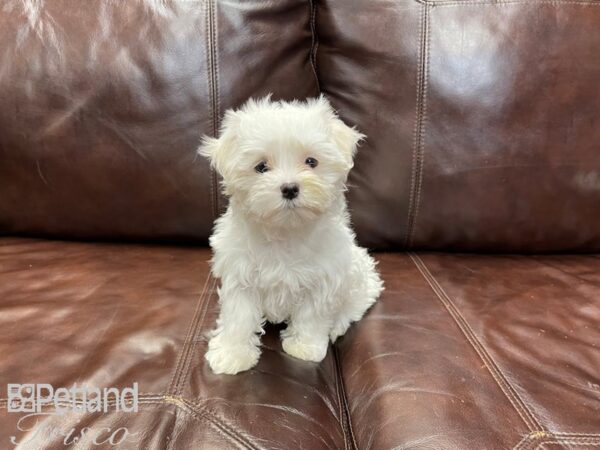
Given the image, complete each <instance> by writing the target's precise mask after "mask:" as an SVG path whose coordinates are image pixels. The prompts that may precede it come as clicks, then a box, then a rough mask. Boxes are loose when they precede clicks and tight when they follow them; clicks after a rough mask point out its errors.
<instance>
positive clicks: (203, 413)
mask: <svg viewBox="0 0 600 450" xmlns="http://www.w3.org/2000/svg"><path fill="white" fill-rule="evenodd" d="M131 401H132V400H131V399H127V400H126V402H127V403H131ZM81 403H82V404H83V401H82V402H81ZM116 403H117V401H116V400H109V401H108V402H107V404H108V405H109V406H114V405H115V404H116ZM138 403H139V404H140V405H173V406H175V407H176V408H177V409H179V410H181V411H183V412H185V413H188V414H190V415H191V416H192V417H194V418H195V419H196V420H201V419H204V420H206V421H207V422H209V424H210V425H211V426H212V427H213V428H215V429H217V431H218V432H219V433H220V434H221V435H223V436H225V437H227V438H228V439H230V440H232V441H234V442H235V443H237V444H238V445H241V446H242V447H243V448H246V449H252V450H257V447H256V446H255V445H254V444H252V443H251V442H250V441H248V439H247V438H246V437H245V436H243V435H241V434H240V432H239V430H235V429H233V428H231V427H230V426H229V425H227V424H226V423H224V422H222V420H221V419H220V418H219V417H218V416H216V415H215V414H214V413H213V412H212V411H209V410H207V409H205V408H203V407H198V406H197V405H195V404H194V403H192V402H190V401H189V400H186V399H185V398H183V397H178V396H172V395H153V394H140V395H139V396H138ZM58 405H59V406H62V407H68V406H70V405H71V403H70V402H59V403H58ZM2 407H6V405H0V409H1V408H2ZM44 409H51V408H44ZM112 411H114V412H117V411H116V410H111V412H112Z"/></svg>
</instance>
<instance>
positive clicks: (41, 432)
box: [6, 383, 139, 447]
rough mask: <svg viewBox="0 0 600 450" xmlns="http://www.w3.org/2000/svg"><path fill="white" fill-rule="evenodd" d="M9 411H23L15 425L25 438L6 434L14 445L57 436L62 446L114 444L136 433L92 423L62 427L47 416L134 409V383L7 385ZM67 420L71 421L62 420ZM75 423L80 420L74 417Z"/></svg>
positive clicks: (136, 387)
mask: <svg viewBox="0 0 600 450" xmlns="http://www.w3.org/2000/svg"><path fill="white" fill-rule="evenodd" d="M6 390H7V394H8V403H7V411H8V412H9V413H26V414H25V415H23V416H21V417H20V418H19V420H18V422H17V429H18V430H19V431H21V432H24V433H25V438H24V439H25V440H24V441H20V442H19V441H18V440H17V437H16V436H11V437H10V442H11V443H12V444H13V445H15V446H17V445H22V446H24V447H27V444H28V443H29V444H32V443H34V442H39V441H40V440H41V441H48V442H50V440H53V439H60V440H61V441H62V442H63V444H64V445H65V446H71V445H75V444H78V443H80V444H84V443H85V445H86V446H89V447H91V446H98V445H104V446H105V445H111V446H116V445H119V444H123V443H125V442H127V441H129V442H131V441H133V439H132V438H135V436H136V435H137V434H138V433H131V432H130V431H129V430H128V429H127V428H126V427H119V428H116V429H114V430H113V429H112V428H110V427H102V428H100V429H98V430H95V429H94V428H93V427H83V428H80V427H77V426H74V427H71V428H68V429H65V428H64V425H59V424H60V423H61V422H57V421H52V420H49V418H50V417H51V416H64V415H66V414H69V413H88V414H89V413H106V412H108V411H122V412H126V413H135V412H138V402H139V391H138V384H137V383H133V386H132V387H126V388H124V389H118V388H103V389H100V388H96V387H91V388H90V387H86V386H77V384H74V385H73V386H72V387H71V388H64V387H61V388H58V389H54V387H53V386H52V385H50V384H47V383H40V384H19V383H9V384H8V385H7V389H6ZM66 422H67V423H71V421H66ZM76 422H77V423H79V422H80V419H79V420H76Z"/></svg>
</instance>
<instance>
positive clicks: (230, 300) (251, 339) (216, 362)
mask: <svg viewBox="0 0 600 450" xmlns="http://www.w3.org/2000/svg"><path fill="white" fill-rule="evenodd" d="M219 302H220V304H221V311H220V313H219V318H218V320H217V328H216V329H215V330H214V331H213V333H212V337H211V339H210V341H209V342H208V351H207V352H206V355H205V358H206V360H207V361H208V363H209V365H210V367H211V369H212V370H213V372H215V373H226V374H230V375H233V374H236V373H238V372H242V371H244V370H248V369H250V368H252V367H254V366H255V365H256V363H257V362H258V358H259V356H260V348H259V346H260V338H259V335H260V334H261V333H262V331H263V330H262V324H263V318H262V314H261V310H260V306H259V305H260V304H259V301H258V296H257V294H256V292H253V291H252V290H251V289H242V288H240V287H239V286H236V285H234V284H232V283H227V282H226V281H224V282H223V286H222V287H221V289H220V290H219Z"/></svg>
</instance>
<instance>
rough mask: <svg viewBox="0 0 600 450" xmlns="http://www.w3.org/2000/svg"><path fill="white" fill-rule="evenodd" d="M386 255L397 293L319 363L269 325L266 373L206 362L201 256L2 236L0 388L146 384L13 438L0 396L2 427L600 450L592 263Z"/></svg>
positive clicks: (160, 440) (13, 417)
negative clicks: (134, 407)
mask: <svg viewBox="0 0 600 450" xmlns="http://www.w3.org/2000/svg"><path fill="white" fill-rule="evenodd" d="M376 257H377V259H378V260H379V268H380V270H381V273H382V275H383V277H384V279H385V281H386V286H387V289H386V291H385V292H384V294H383V296H382V298H381V299H380V301H379V302H378V303H377V304H376V305H375V307H374V308H373V309H372V310H371V311H370V313H369V314H368V315H367V316H366V317H365V318H364V319H363V320H362V321H361V322H359V323H358V324H356V325H354V326H353V327H352V328H351V329H350V331H349V332H348V334H347V335H346V336H344V337H343V338H342V339H341V341H338V343H337V344H336V347H335V348H332V349H330V351H329V353H328V355H327V357H326V359H325V361H323V362H322V363H321V364H314V363H306V362H302V361H298V360H296V359H294V358H292V357H290V356H288V355H286V354H285V353H283V351H282V349H281V344H280V342H279V339H278V330H277V329H276V328H274V327H269V328H268V331H267V334H266V336H264V337H263V355H262V357H261V359H260V362H259V364H258V366H257V367H256V368H254V369H252V370H250V371H248V372H245V373H242V374H239V375H236V376H233V377H232V376H218V375H214V374H212V372H211V371H210V368H209V367H208V366H207V365H206V363H205V362H204V360H203V354H204V352H205V350H206V337H205V334H206V331H208V330H209V329H210V328H212V326H213V323H214V320H215V318H216V314H217V311H218V309H217V303H216V299H217V297H216V292H215V284H216V283H215V280H214V279H212V278H210V277H209V275H208V263H207V259H208V258H209V252H208V250H206V249H202V248H198V249H193V248H188V249H186V248H177V247H162V246H148V245H135V244H86V243H73V242H71V243H68V242H60V241H44V240H34V239H19V238H4V239H2V240H0V354H1V355H2V364H1V365H0V382H2V383H3V384H5V383H8V382H25V381H26V382H30V383H50V384H51V385H53V386H56V387H58V386H70V385H71V384H72V383H78V384H79V385H82V384H84V385H91V386H101V387H106V386H110V387H126V386H131V385H132V384H133V383H134V382H138V383H139V392H140V397H139V408H140V411H139V412H138V413H126V412H116V411H114V410H112V409H111V410H110V411H109V412H108V413H102V414H99V413H87V414H83V415H82V414H81V413H69V414H67V415H65V416H57V415H53V414H48V415H47V416H40V417H38V418H37V419H36V420H37V424H36V423H35V422H34V421H33V419H23V421H22V423H21V428H22V429H29V428H33V430H30V431H29V432H20V431H19V430H18V428H17V425H18V421H19V420H20V419H22V417H23V415H24V414H23V413H15V412H10V413H9V412H7V410H6V406H7V404H6V398H2V399H1V400H0V436H1V437H2V439H9V438H10V437H13V436H14V437H15V439H16V441H17V442H20V443H21V447H19V448H24V449H29V448H43V449H60V448H65V447H64V445H63V437H61V436H60V433H58V435H55V436H53V437H52V438H50V437H49V436H48V432H47V430H59V431H61V430H62V431H63V433H66V432H67V431H68V430H70V429H71V428H75V429H76V430H77V434H78V433H79V432H80V429H81V428H82V427H84V426H87V427H90V428H91V429H92V430H96V431H97V430H102V429H105V428H110V429H112V430H115V429H116V428H118V427H122V426H123V427H127V428H128V430H129V432H130V433H131V435H130V436H129V438H128V440H127V443H126V444H127V445H126V446H123V447H117V448H127V449H138V448H139V449H147V448H156V449H160V448H207V449H208V448H210V449H224V448H251V449H266V448H273V449H283V448H307V449H317V448H329V449H342V448H358V449H367V448H370V449H391V448H413V447H414V448H444V449H451V448H452V449H466V448H489V449H509V448H516V449H534V448H536V449H541V448H550V446H555V447H556V446H558V447H557V448H576V449H582V448H583V449H587V448H590V449H591V448H594V447H597V446H598V445H600V414H599V408H600V388H599V386H600V378H599V376H598V367H600V351H599V349H598V346H599V345H600V330H599V329H598V326H597V324H598V317H599V316H600V302H599V300H600V275H599V274H600V258H599V257H597V256H591V255H590V256H585V255H580V256H531V257H527V256H486V255H465V254H458V255H452V254H435V253H433V254H431V253H425V254H405V253H379V254H376ZM24 355H26V357H25V356H24ZM50 411H51V409H50V410H45V411H44V412H46V413H49V412H50ZM34 425H35V426H34ZM44 430H46V432H44ZM91 436H92V434H90V435H89V436H88V437H87V440H85V439H84V440H82V441H81V443H80V444H79V445H80V446H81V448H93V445H92V444H91V442H90V439H91ZM6 443H7V441H3V442H2V446H5V445H6Z"/></svg>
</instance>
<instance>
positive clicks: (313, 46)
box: [309, 0, 321, 94]
mask: <svg viewBox="0 0 600 450" xmlns="http://www.w3.org/2000/svg"><path fill="white" fill-rule="evenodd" d="M309 4H310V34H311V43H310V54H309V59H310V65H311V68H312V71H313V74H314V76H315V82H316V83H317V92H318V93H319V94H320V93H321V83H320V82H319V75H318V72H317V49H318V48H319V36H318V34H317V0H309Z"/></svg>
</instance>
